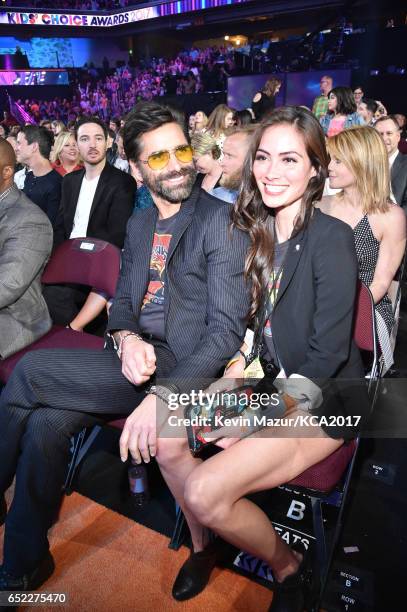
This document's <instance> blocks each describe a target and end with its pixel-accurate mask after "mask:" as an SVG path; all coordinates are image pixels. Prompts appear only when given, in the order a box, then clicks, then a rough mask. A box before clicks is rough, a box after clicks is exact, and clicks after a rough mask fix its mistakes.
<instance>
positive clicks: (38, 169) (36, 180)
mask: <svg viewBox="0 0 407 612" xmlns="http://www.w3.org/2000/svg"><path fill="white" fill-rule="evenodd" d="M53 142H54V137H53V134H52V132H50V131H49V130H47V129H45V128H44V127H38V126H37V125H26V126H25V127H23V128H22V130H21V131H20V132H19V133H18V135H17V146H16V155H17V161H18V162H19V163H21V164H25V165H26V166H27V168H28V170H29V171H27V172H26V176H25V181H24V187H23V191H24V193H25V194H26V196H27V197H28V198H30V200H31V201H32V202H34V204H37V206H39V207H40V208H41V210H43V211H44V212H45V214H46V215H47V216H48V218H49V220H50V221H51V223H52V225H53V227H54V226H55V221H56V218H57V213H58V209H59V203H60V200H61V182H62V177H61V176H60V175H59V174H58V172H56V170H54V169H53V168H52V166H51V164H50V161H49V155H50V153H51V147H52V145H53Z"/></svg>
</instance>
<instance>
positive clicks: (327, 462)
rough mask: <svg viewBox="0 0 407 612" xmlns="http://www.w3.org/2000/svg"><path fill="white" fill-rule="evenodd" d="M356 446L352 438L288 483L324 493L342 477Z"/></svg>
mask: <svg viewBox="0 0 407 612" xmlns="http://www.w3.org/2000/svg"><path fill="white" fill-rule="evenodd" d="M355 448H356V442H355V441H354V440H352V441H351V442H350V443H349V444H346V445H343V446H341V447H340V448H338V450H336V451H335V452H334V453H332V454H331V455H329V457H326V459H323V460H322V461H320V462H319V463H316V464H315V465H313V466H311V467H310V468H308V470H306V471H305V472H303V473H302V474H300V475H299V476H297V478H294V480H291V481H290V482H288V483H287V484H288V485H289V486H297V487H304V488H306V489H313V490H315V491H321V492H322V493H327V492H328V491H331V490H332V489H333V488H334V487H335V486H336V485H337V484H338V482H339V481H340V479H341V478H342V476H343V474H344V472H345V470H346V468H347V467H348V465H349V462H350V460H351V459H352V457H353V453H354V452H355Z"/></svg>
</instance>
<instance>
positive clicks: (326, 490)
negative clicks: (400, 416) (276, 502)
mask: <svg viewBox="0 0 407 612" xmlns="http://www.w3.org/2000/svg"><path fill="white" fill-rule="evenodd" d="M353 338H354V341H355V343H356V345H357V346H358V348H359V349H360V350H361V351H368V352H369V353H370V354H371V356H372V367H371V375H370V380H369V383H368V391H369V394H370V397H371V398H372V399H371V400H370V403H371V409H373V405H374V402H375V400H376V396H377V387H378V382H379V377H380V364H379V357H380V355H379V351H378V342H377V335H376V322H375V315H374V302H373V298H372V295H371V293H370V291H369V289H368V288H367V287H366V286H365V285H364V284H363V283H361V282H360V283H359V285H358V292H357V298H356V303H355V313H354V327H353ZM358 444H359V440H358V439H355V440H353V441H352V442H350V443H349V444H347V445H343V446H341V447H340V448H339V449H338V450H336V451H335V452H334V453H332V454H331V455H329V457H327V458H326V459H323V460H322V461H320V462H319V463H317V464H315V465H313V466H312V467H310V468H309V469H308V470H306V471H305V472H303V473H302V474H299V475H298V476H297V477H296V478H294V480H292V481H291V482H289V483H287V484H284V485H282V486H281V487H280V488H281V489H283V490H285V491H289V492H291V493H295V494H298V495H300V496H302V497H304V498H307V499H308V500H310V502H311V508H312V518H313V530H314V536H315V540H316V555H315V562H314V568H313V579H314V584H316V587H315V591H316V593H315V601H314V602H313V607H312V610H315V611H316V610H318V605H319V602H320V600H321V597H322V593H323V591H324V588H325V584H326V581H327V577H328V571H329V568H330V566H331V563H332V559H333V555H334V551H335V546H336V543H337V541H338V538H339V535H340V531H341V527H342V518H343V510H344V505H345V499H346V495H347V492H348V489H349V483H350V479H351V475H352V470H353V466H354V463H355V458H356V451H357V448H358ZM323 504H328V505H331V506H335V507H336V508H338V509H339V512H338V517H337V522H336V525H335V529H334V533H333V537H332V541H331V546H330V553H329V554H328V551H327V543H326V534H325V527H324V521H323V512H322V505H323ZM184 527H185V518H184V515H183V513H182V511H181V509H180V508H178V510H177V517H176V524H175V528H174V532H173V535H172V538H171V541H170V544H169V547H170V548H172V549H174V550H178V548H179V547H180V546H181V544H182V542H183V540H184V531H185V529H184Z"/></svg>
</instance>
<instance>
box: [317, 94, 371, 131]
mask: <svg viewBox="0 0 407 612" xmlns="http://www.w3.org/2000/svg"><path fill="white" fill-rule="evenodd" d="M356 110H357V107H356V102H355V97H354V95H353V91H352V90H351V88H350V87H334V88H333V89H331V91H330V92H329V95H328V112H327V113H326V114H325V115H323V117H321V119H320V120H319V122H320V124H321V126H322V129H323V130H324V134H325V136H328V137H331V136H335V135H336V134H339V132H342V130H345V129H347V128H350V127H353V126H355V125H363V124H364V120H363V119H362V117H361V116H360V115H359V114H358V113H357V112H356Z"/></svg>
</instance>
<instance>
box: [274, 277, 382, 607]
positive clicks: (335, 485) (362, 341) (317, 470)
mask: <svg viewBox="0 0 407 612" xmlns="http://www.w3.org/2000/svg"><path fill="white" fill-rule="evenodd" d="M353 339H354V341H355V343H356V345H357V346H358V348H359V349H360V350H361V351H364V352H368V353H369V354H370V355H371V357H372V362H371V363H372V367H371V371H370V376H369V381H368V393H369V397H370V409H371V411H372V410H373V408H374V404H375V402H376V398H377V392H378V387H379V381H380V376H381V367H380V354H379V350H378V342H377V332H376V320H375V313H374V302H373V297H372V294H371V293H370V291H369V289H368V288H367V287H366V285H364V284H363V283H361V282H359V285H358V293H357V299H356V304H355V314H354V328H353ZM358 446H359V438H356V439H355V440H352V442H350V443H349V444H347V445H343V446H341V447H340V448H339V449H338V450H336V451H335V452H334V453H332V454H331V455H329V457H327V458H326V459H323V460H322V461H320V462H319V463H317V464H315V465H313V466H312V467H310V468H309V469H308V470H306V471H305V472H303V473H302V474H300V475H299V476H297V477H296V478H294V480H292V481H291V482H289V483H287V484H285V485H282V486H281V487H280V488H282V489H283V490H285V491H289V492H291V493H295V494H297V495H300V496H302V497H304V498H307V499H308V500H310V502H311V508H312V521H313V531H314V537H315V547H316V551H315V552H316V554H315V556H314V563H313V583H314V601H313V603H312V606H311V608H310V610H312V611H315V612H316V611H317V610H319V605H320V602H321V599H322V595H323V593H324V590H325V586H326V582H327V578H328V573H329V569H330V567H331V564H332V560H333V556H334V553H335V548H336V544H337V542H338V539H339V536H340V532H341V529H342V523H343V512H344V507H345V501H346V496H347V493H348V490H349V484H350V480H351V477H352V472H353V467H354V464H355V459H356V453H357V449H358ZM323 504H325V505H330V506H334V507H336V508H337V509H338V515H337V520H336V524H335V527H334V531H333V535H332V539H331V543H330V547H329V548H330V551H329V553H328V547H327V538H326V531H325V526H324V520H323V510H322V508H323Z"/></svg>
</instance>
